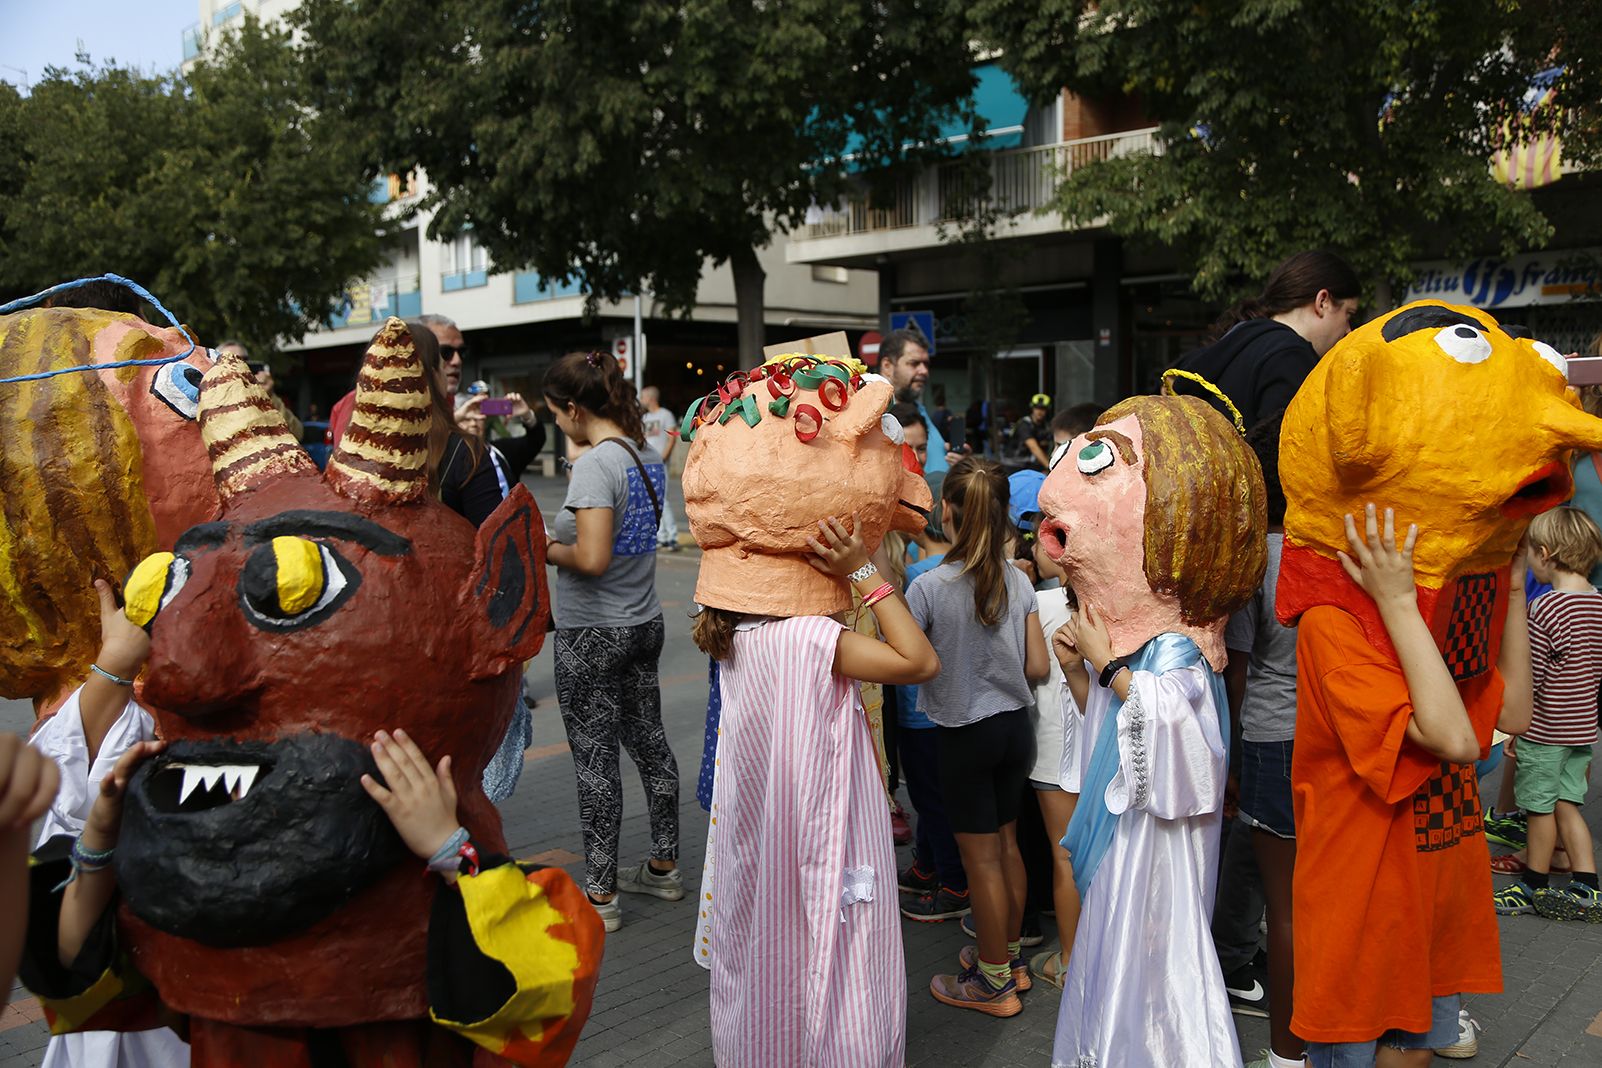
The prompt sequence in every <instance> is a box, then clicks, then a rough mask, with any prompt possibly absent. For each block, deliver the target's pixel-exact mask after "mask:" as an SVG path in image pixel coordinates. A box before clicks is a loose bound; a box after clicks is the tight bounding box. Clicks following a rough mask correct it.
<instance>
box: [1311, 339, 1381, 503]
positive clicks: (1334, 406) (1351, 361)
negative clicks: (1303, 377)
mask: <svg viewBox="0 0 1602 1068" xmlns="http://www.w3.org/2000/svg"><path fill="white" fill-rule="evenodd" d="M1324 358H1325V360H1326V361H1328V362H1329V364H1330V366H1329V368H1328V370H1327V371H1326V373H1325V376H1324V404H1325V417H1326V419H1327V420H1328V422H1329V446H1330V455H1331V456H1332V457H1333V458H1334V460H1335V468H1336V470H1337V471H1338V472H1339V473H1340V476H1341V481H1342V482H1346V483H1359V484H1360V483H1362V482H1364V481H1366V480H1367V479H1368V477H1369V476H1370V475H1372V474H1374V472H1375V471H1376V470H1377V469H1378V467H1379V464H1380V462H1381V460H1382V457H1380V456H1378V455H1376V454H1375V451H1374V444H1375V442H1377V441H1379V440H1382V439H1381V438H1380V437H1379V436H1378V435H1375V434H1373V433H1371V428H1370V426H1369V402H1370V399H1371V398H1370V396H1369V393H1370V381H1369V373H1368V372H1369V361H1370V360H1372V359H1383V355H1382V354H1379V353H1374V352H1372V351H1371V350H1370V347H1369V346H1367V345H1342V346H1340V347H1338V348H1336V349H1334V350H1332V351H1331V352H1330V353H1329V354H1328V355H1327V356H1325V357H1324Z"/></svg>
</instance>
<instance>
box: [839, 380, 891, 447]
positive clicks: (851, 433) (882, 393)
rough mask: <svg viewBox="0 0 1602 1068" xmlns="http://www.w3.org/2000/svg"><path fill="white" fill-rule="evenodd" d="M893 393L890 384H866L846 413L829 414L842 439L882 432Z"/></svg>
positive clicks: (858, 391)
mask: <svg viewBox="0 0 1602 1068" xmlns="http://www.w3.org/2000/svg"><path fill="white" fill-rule="evenodd" d="M893 392H894V391H893V390H892V389H891V388H890V383H888V382H884V381H878V382H864V383H863V384H862V388H861V389H859V390H857V392H856V395H855V396H853V397H852V398H851V403H850V404H848V405H846V407H845V410H844V411H839V412H831V413H829V418H830V419H831V420H834V421H835V422H836V423H837V425H838V426H839V427H840V437H842V438H860V437H861V436H862V435H864V434H866V433H867V432H868V431H870V430H882V420H883V417H884V413H885V412H886V411H888V410H889V408H890V400H891V394H892V393H893Z"/></svg>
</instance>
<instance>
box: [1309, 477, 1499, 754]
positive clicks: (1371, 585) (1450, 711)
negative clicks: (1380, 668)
mask: <svg viewBox="0 0 1602 1068" xmlns="http://www.w3.org/2000/svg"><path fill="white" fill-rule="evenodd" d="M1365 515H1366V524H1365V525H1366V528H1367V539H1366V540H1365V539H1364V538H1362V537H1359V536H1358V533H1357V524H1356V523H1355V522H1354V521H1353V519H1352V517H1351V515H1350V514H1348V515H1347V516H1346V541H1347V544H1348V545H1349V546H1350V547H1351V555H1347V554H1346V553H1339V554H1337V555H1339V557H1340V561H1341V566H1342V567H1344V568H1345V569H1346V574H1347V575H1349V576H1350V577H1351V579H1352V581H1353V582H1355V583H1357V585H1358V586H1359V587H1361V588H1362V589H1363V591H1364V592H1366V593H1367V594H1368V595H1369V596H1370V597H1372V598H1373V599H1374V604H1375V605H1376V606H1377V607H1378V608H1379V613H1380V620H1381V621H1382V622H1383V623H1384V624H1385V632H1386V633H1387V634H1389V635H1390V638H1391V644H1392V645H1393V646H1395V647H1396V657H1397V659H1398V660H1399V661H1401V665H1402V675H1403V676H1404V677H1405V678H1406V680H1407V693H1408V697H1409V698H1410V699H1411V700H1412V702H1413V718H1412V720H1411V721H1409V723H1408V725H1407V737H1408V738H1409V739H1411V740H1412V741H1413V743H1414V744H1415V745H1418V746H1421V747H1422V748H1424V749H1425V750H1427V751H1429V752H1431V753H1433V754H1435V755H1436V756H1438V757H1440V758H1441V759H1442V760H1450V761H1454V762H1457V763H1468V762H1471V761H1474V760H1478V759H1479V756H1480V743H1479V739H1477V738H1476V737H1475V736H1474V725H1473V724H1472V723H1470V722H1469V718H1468V710H1467V709H1465V708H1464V707H1463V698H1462V696H1461V695H1460V694H1459V693H1458V692H1457V684H1456V683H1454V682H1453V681H1452V675H1451V672H1449V671H1448V670H1447V668H1446V661H1444V660H1442V659H1441V653H1440V650H1438V649H1437V648H1436V647H1435V638H1434V637H1433V636H1432V635H1431V634H1430V629H1429V626H1428V624H1426V623H1425V622H1424V617H1423V616H1422V615H1420V614H1419V610H1418V591H1417V589H1416V586H1415V579H1414V574H1413V545H1414V543H1415V542H1416V541H1417V540H1418V527H1417V526H1409V527H1408V528H1407V540H1406V542H1405V543H1404V544H1403V545H1402V547H1401V548H1400V549H1399V548H1397V545H1396V517H1395V515H1394V513H1393V512H1392V511H1391V509H1389V508H1387V509H1385V529H1384V533H1383V535H1381V533H1380V530H1379V524H1378V521H1377V520H1376V517H1375V512H1374V506H1373V505H1372V504H1371V505H1369V506H1368V508H1367V510H1366V513H1365Z"/></svg>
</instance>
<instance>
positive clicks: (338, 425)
mask: <svg viewBox="0 0 1602 1068" xmlns="http://www.w3.org/2000/svg"><path fill="white" fill-rule="evenodd" d="M355 410H356V391H355V390H354V389H353V390H351V391H350V392H349V393H347V394H345V395H344V396H343V397H341V398H339V400H338V401H336V402H335V403H334V409H333V411H331V412H329V413H328V434H329V438H328V440H329V442H330V443H331V444H334V445H338V444H339V439H340V438H342V437H344V436H345V427H347V426H349V425H350V413H351V412H353V411H355Z"/></svg>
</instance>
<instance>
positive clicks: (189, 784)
mask: <svg viewBox="0 0 1602 1068" xmlns="http://www.w3.org/2000/svg"><path fill="white" fill-rule="evenodd" d="M199 785H200V769H199V768H196V767H190V766H189V765H187V764H186V765H184V784H183V787H182V788H181V789H180V790H179V791H178V803H179V804H180V805H181V804H183V803H184V802H185V801H186V800H188V799H189V795H190V794H192V793H194V792H195V787H197V786H199Z"/></svg>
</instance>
